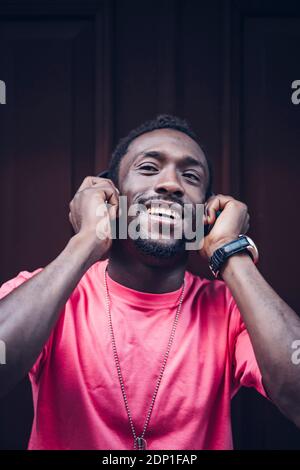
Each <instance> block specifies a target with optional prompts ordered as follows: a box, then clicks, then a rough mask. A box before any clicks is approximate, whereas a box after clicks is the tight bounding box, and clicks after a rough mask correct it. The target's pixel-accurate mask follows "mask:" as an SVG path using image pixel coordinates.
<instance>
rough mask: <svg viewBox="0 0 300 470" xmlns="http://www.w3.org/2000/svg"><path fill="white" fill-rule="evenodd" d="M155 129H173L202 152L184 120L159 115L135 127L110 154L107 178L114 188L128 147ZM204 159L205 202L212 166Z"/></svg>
mask: <svg viewBox="0 0 300 470" xmlns="http://www.w3.org/2000/svg"><path fill="white" fill-rule="evenodd" d="M157 129H174V130H176V131H180V132H183V133H184V134H186V135H188V136H189V137H191V139H193V140H194V141H195V142H196V143H197V144H198V145H199V147H200V148H201V150H202V151H203V148H202V146H201V145H200V143H199V139H198V137H197V135H196V134H195V132H194V131H193V130H192V128H191V127H190V125H189V124H188V122H187V121H186V120H185V119H181V118H179V117H177V116H172V115H170V114H160V115H159V116H157V117H156V118H155V119H152V120H149V121H146V122H144V123H143V124H141V125H140V126H138V127H136V128H135V129H133V130H132V131H130V132H129V134H128V135H127V136H126V137H124V138H123V139H121V140H120V141H119V143H118V145H117V146H116V148H115V150H114V151H113V153H112V157H111V160H110V164H109V169H108V173H109V175H108V177H109V178H110V179H111V180H112V181H113V183H114V184H115V185H116V186H118V179H119V167H120V162H121V160H122V158H123V157H124V155H125V154H126V153H127V151H128V147H129V145H130V144H131V142H132V141H133V140H134V139H136V138H137V137H139V136H140V135H142V134H146V133H147V132H151V131H155V130H157ZM203 153H204V152H203ZM205 158H206V161H207V165H208V171H209V179H208V186H207V190H206V195H205V200H207V199H208V198H209V197H210V196H211V194H212V184H213V170H212V164H211V162H210V160H209V159H208V158H207V156H206V155H205Z"/></svg>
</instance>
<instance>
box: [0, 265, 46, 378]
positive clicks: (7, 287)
mask: <svg viewBox="0 0 300 470" xmlns="http://www.w3.org/2000/svg"><path fill="white" fill-rule="evenodd" d="M42 269H43V268H38V269H36V270H35V271H32V272H29V271H21V272H19V274H18V275H17V276H16V277H14V278H12V279H10V280H8V281H6V282H5V283H3V284H2V285H1V287H0V300H1V299H3V298H4V297H5V296H7V295H8V294H10V293H11V292H12V291H13V290H14V289H16V288H17V287H19V286H20V285H21V284H23V283H24V282H26V281H28V280H29V279H30V278H31V277H33V276H35V275H36V274H38V273H39V272H40V271H42ZM46 356H47V343H46V344H45V346H44V347H43V350H42V351H41V353H40V354H39V356H38V358H37V360H36V361H35V363H34V364H33V366H32V368H31V369H30V371H29V376H30V378H31V379H32V378H33V377H36V376H37V375H38V373H39V371H40V368H41V366H42V364H43V363H44V361H45V360H46Z"/></svg>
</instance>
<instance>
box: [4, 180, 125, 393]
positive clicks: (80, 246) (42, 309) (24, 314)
mask: <svg viewBox="0 0 300 470" xmlns="http://www.w3.org/2000/svg"><path fill="white" fill-rule="evenodd" d="M99 180H100V181H99ZM105 199H107V200H109V199H110V202H111V203H112V204H114V205H115V206H116V205H117V204H118V197H117V193H116V190H115V189H114V188H113V187H112V185H111V184H110V182H109V181H108V180H105V181H103V179H102V178H92V177H91V178H86V179H85V180H84V182H83V184H82V186H81V187H80V188H79V191H78V192H77V193H76V195H75V197H74V199H73V201H72V202H71V204H70V214H69V217H70V221H71V223H72V225H73V227H74V228H75V231H76V232H77V233H76V235H74V236H73V237H72V238H71V239H70V241H69V242H68V244H67V246H66V247H65V249H64V250H63V251H62V253H60V254H59V256H58V257H57V258H56V259H55V260H54V261H52V262H51V263H50V264H49V265H48V266H46V268H45V269H44V270H43V271H41V272H39V273H38V274H36V275H35V276H33V277H32V278H31V279H29V280H28V281H26V282H24V283H23V284H22V285H20V286H19V287H17V288H16V289H14V290H13V291H12V292H11V293H9V294H8V295H7V296H5V297H4V298H3V299H1V300H0V339H1V340H2V341H4V343H5V346H6V358H7V360H6V364H4V365H1V367H0V394H3V393H6V392H7V391H8V390H9V389H10V388H11V387H13V386H14V385H15V384H16V383H17V382H18V381H19V380H21V379H22V378H23V377H24V375H26V373H27V372H28V371H29V370H30V369H31V367H32V366H33V364H34V362H35V361H36V359H37V357H38V355H39V353H40V352H41V350H42V348H43V345H44V344H45V342H46V341H47V339H48V337H49V335H50V333H51V330H52V329H53V327H54V325H55V323H56V321H57V319H58V317H59V314H60V312H61V311H62V308H63V306H64V304H65V303H66V302H67V300H68V298H69V297H70V295H71V293H72V291H73V290H74V289H75V287H76V285H77V284H78V282H79V281H80V279H81V277H82V276H83V275H84V273H85V272H86V271H87V270H88V269H89V267H90V266H91V265H92V264H94V263H95V262H96V261H98V260H100V259H104V258H106V257H107V253H108V251H109V249H110V246H111V241H112V240H111V238H110V234H109V233H106V234H105V236H102V237H99V235H100V234H99V225H97V224H98V223H99V217H96V210H97V208H98V207H99V204H103V201H104V200H105ZM107 217H108V216H107ZM108 225H109V224H108ZM96 227H97V230H98V231H97V235H96Z"/></svg>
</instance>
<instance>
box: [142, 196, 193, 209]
mask: <svg viewBox="0 0 300 470" xmlns="http://www.w3.org/2000/svg"><path fill="white" fill-rule="evenodd" d="M152 201H155V202H157V201H159V202H161V203H164V202H165V203H168V204H169V203H170V202H171V203H172V204H178V205H179V206H181V207H182V208H184V203H183V202H182V200H181V199H177V198H174V197H168V198H162V197H157V196H153V197H151V198H140V199H139V200H138V201H137V203H138V204H144V205H145V204H148V203H149V202H150V203H151V202H152Z"/></svg>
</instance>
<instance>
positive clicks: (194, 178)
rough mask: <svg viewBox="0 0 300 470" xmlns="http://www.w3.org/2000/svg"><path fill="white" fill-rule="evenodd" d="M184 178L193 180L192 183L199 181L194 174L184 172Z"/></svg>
mask: <svg viewBox="0 0 300 470" xmlns="http://www.w3.org/2000/svg"><path fill="white" fill-rule="evenodd" d="M184 176H186V177H187V178H190V179H192V180H194V181H200V178H199V176H198V175H196V174H195V173H190V172H189V173H188V172H186V173H184Z"/></svg>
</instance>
